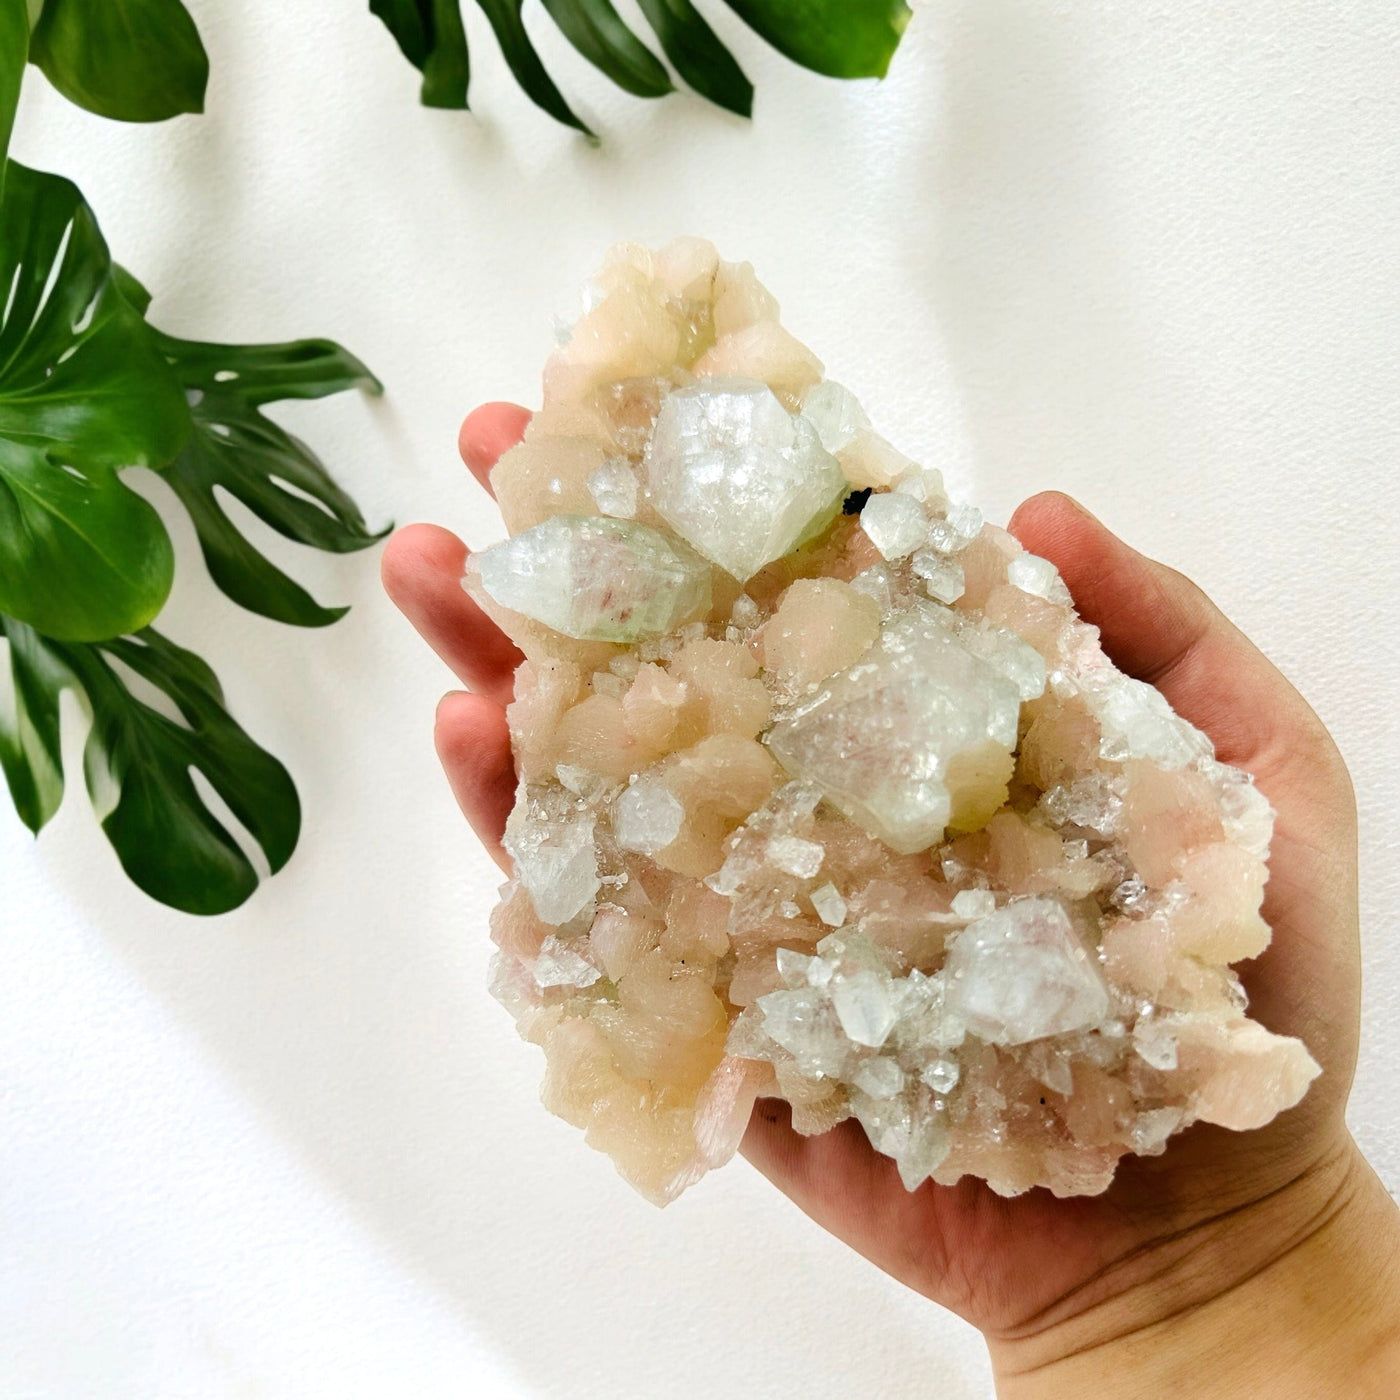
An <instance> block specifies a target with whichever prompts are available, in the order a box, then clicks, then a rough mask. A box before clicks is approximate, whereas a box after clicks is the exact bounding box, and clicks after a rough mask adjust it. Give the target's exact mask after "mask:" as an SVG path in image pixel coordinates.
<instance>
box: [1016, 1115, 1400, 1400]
mask: <svg viewBox="0 0 1400 1400" xmlns="http://www.w3.org/2000/svg"><path fill="white" fill-rule="evenodd" d="M1153 1255H1155V1256H1156V1257H1155V1258H1154V1257H1151V1256H1153ZM1139 1265H1140V1267H1139V1270H1138V1273H1139V1275H1140V1279H1139V1281H1136V1282H1134V1283H1133V1284H1132V1286H1131V1287H1129V1288H1128V1289H1126V1290H1125V1291H1123V1292H1121V1293H1118V1294H1116V1295H1114V1296H1112V1297H1110V1298H1107V1299H1105V1300H1104V1301H1102V1302H1099V1303H1096V1304H1095V1305H1094V1306H1093V1307H1091V1308H1089V1309H1087V1310H1085V1311H1083V1312H1080V1313H1077V1314H1075V1315H1073V1316H1070V1317H1066V1318H1063V1319H1061V1320H1058V1321H1055V1322H1053V1323H1052V1324H1050V1325H1048V1326H1046V1327H1044V1328H1042V1329H1040V1330H1038V1331H1035V1332H1032V1333H1026V1334H1019V1335H1016V1336H1014V1337H988V1346H989V1349H990V1351H991V1356H992V1364H993V1368H994V1370H995V1372H996V1376H997V1394H998V1396H999V1397H1000V1400H1050V1398H1051V1397H1059V1396H1066V1395H1079V1394H1092V1395H1094V1396H1095V1400H1138V1397H1143V1400H1146V1397H1149V1396H1151V1397H1154V1400H1155V1397H1160V1396H1163V1395H1190V1396H1191V1397H1193V1400H1210V1397H1214V1396H1220V1397H1222V1400H1223V1397H1227V1396H1228V1397H1231V1400H1250V1397H1255V1396H1258V1397H1268V1400H1315V1397H1320V1396H1330V1395H1334V1394H1335V1395H1340V1394H1346V1395H1348V1396H1352V1397H1355V1398H1356V1400H1367V1398H1368V1397H1371V1396H1375V1397H1377V1400H1382V1397H1391V1396H1395V1395H1400V1211H1397V1209H1396V1206H1395V1203H1394V1202H1393V1201H1392V1200H1391V1199H1390V1197H1389V1195H1388V1194H1387V1192H1386V1190H1385V1188H1384V1187H1383V1186H1382V1184H1381V1182H1380V1181H1379V1179H1378V1178H1377V1177H1376V1175H1375V1173H1374V1172H1373V1171H1372V1170H1371V1168H1370V1166H1369V1165H1368V1164H1367V1163H1366V1161H1365V1159H1364V1158H1363V1157H1362V1156H1361V1154H1360V1152H1359V1150H1358V1149H1357V1148H1356V1147H1355V1144H1354V1143H1352V1142H1351V1139H1350V1138H1349V1137H1346V1138H1345V1139H1344V1141H1343V1142H1342V1143H1341V1144H1339V1146H1338V1148H1337V1150H1336V1151H1335V1152H1334V1153H1332V1154H1329V1156H1328V1157H1327V1158H1326V1159H1324V1160H1323V1161H1320V1162H1319V1163H1318V1165H1317V1166H1316V1167H1315V1168H1314V1169H1312V1170H1311V1171H1309V1172H1307V1173H1305V1174H1304V1175H1303V1176H1300V1177H1299V1178H1297V1179H1296V1180H1295V1181H1293V1182H1291V1183H1289V1185H1288V1186H1286V1187H1284V1188H1282V1189H1281V1190H1279V1191H1275V1192H1273V1193H1271V1194H1270V1195H1268V1196H1266V1197H1264V1198H1263V1199H1261V1200H1259V1201H1257V1202H1254V1203H1252V1204H1250V1205H1249V1206H1246V1207H1243V1208H1241V1209H1238V1210H1234V1211H1231V1212H1229V1213H1228V1214H1227V1215H1225V1216H1223V1217H1220V1218H1218V1219H1216V1220H1212V1221H1208V1222H1205V1223H1203V1224H1201V1225H1197V1226H1194V1227H1192V1229H1191V1230H1189V1231H1186V1232H1184V1233H1183V1234H1181V1235H1179V1236H1176V1237H1173V1238H1171V1239H1168V1240H1164V1241H1162V1242H1161V1243H1159V1244H1156V1245H1154V1246H1152V1250H1151V1252H1150V1255H1149V1256H1148V1257H1145V1258H1144V1259H1142V1260H1140V1261H1139Z"/></svg>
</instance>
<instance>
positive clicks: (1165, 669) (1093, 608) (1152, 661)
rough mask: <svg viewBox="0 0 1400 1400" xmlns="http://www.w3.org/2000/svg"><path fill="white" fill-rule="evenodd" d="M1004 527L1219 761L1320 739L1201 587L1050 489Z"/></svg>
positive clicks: (1303, 706) (1259, 757)
mask: <svg viewBox="0 0 1400 1400" xmlns="http://www.w3.org/2000/svg"><path fill="white" fill-rule="evenodd" d="M1010 529H1011V533H1012V534H1014V535H1015V536H1016V537H1017V538H1018V539H1019V540H1020V541H1021V543H1022V544H1023V545H1025V547H1026V548H1027V549H1029V550H1031V551H1032V552H1033V553H1035V554H1039V555H1041V556H1043V557H1044V558H1046V559H1049V560H1050V561H1051V563H1053V564H1054V565H1055V566H1056V567H1057V568H1058V569H1059V571H1060V574H1061V576H1062V577H1063V578H1064V581H1065V583H1066V585H1067V586H1068V588H1069V591H1070V593H1071V594H1072V595H1073V597H1074V601H1075V606H1076V607H1077V608H1078V610H1079V613H1080V616H1081V617H1083V618H1084V620H1085V621H1086V622H1091V623H1093V624H1094V625H1095V626H1096V627H1098V629H1099V632H1100V635H1101V637H1102V641H1103V647H1104V650H1105V651H1106V652H1107V653H1108V655H1109V656H1110V657H1111V658H1112V659H1113V661H1114V662H1115V663H1116V664H1117V665H1118V666H1119V667H1120V668H1121V669H1122V670H1123V671H1125V672H1127V673H1128V674H1129V675H1131V676H1136V677H1137V678H1138V679H1139V680H1144V681H1147V682H1149V683H1150V684H1152V685H1155V686H1156V687H1157V688H1158V689H1159V690H1160V691H1161V692H1162V694H1163V695H1165V696H1166V697H1167V699H1168V701H1169V702H1170V703H1171V705H1172V708H1173V709H1175V710H1176V711H1177V713H1178V714H1180V715H1182V716H1183V717H1184V718H1185V719H1188V720H1190V721H1191V723H1193V724H1194V725H1196V726H1197V727H1198V728H1199V729H1202V730H1204V731H1205V733H1206V734H1208V735H1209V736H1210V738H1211V739H1212V740H1213V742H1214V743H1215V747H1216V751H1217V753H1218V754H1219V756H1220V757H1221V759H1222V760H1224V761H1225V762H1227V763H1235V764H1239V765H1240V766H1242V767H1246V768H1250V767H1254V766H1256V765H1262V766H1269V765H1270V764H1271V763H1272V762H1274V761H1276V760H1278V759H1280V758H1282V757H1283V756H1284V753H1285V751H1286V750H1290V749H1296V747H1297V746H1298V744H1299V740H1300V737H1301V738H1304V739H1310V740H1312V741H1315V742H1318V743H1324V742H1325V730H1323V728H1322V724H1321V721H1320V720H1319V719H1318V718H1317V716H1316V715H1315V714H1314V713H1313V712H1312V709H1311V708H1310V707H1309V706H1308V704H1307V702H1306V701H1305V700H1304V699H1303V697H1302V696H1301V695H1299V693H1298V692H1297V691H1296V690H1295V689H1294V688H1293V686H1292V685H1290V684H1289V682H1288V681H1287V680H1286V679H1285V678H1284V677H1283V675H1282V674H1281V673H1280V672H1279V671H1278V670H1277V669H1276V668H1275V667H1274V665H1273V664H1272V663H1271V662H1270V661H1269V660H1268V658H1267V657H1265V656H1264V654H1263V653H1262V652H1261V651H1260V650H1259V649H1258V648H1257V647H1256V646H1255V645H1254V644H1253V643H1252V642H1251V641H1250V640H1249V639H1248V638H1247V637H1246V636H1245V635H1244V633H1242V632H1241V631H1240V630H1239V628H1237V627H1236V626H1235V625H1234V624H1233V623H1232V622H1231V621H1230V620H1229V619H1228V618H1227V617H1226V616H1225V615H1224V614H1223V613H1222V612H1221V611H1220V610H1219V609H1218V608H1217V607H1216V606H1215V604H1214V603H1212V602H1211V601H1210V599H1209V598H1208V597H1206V595H1205V593H1203V592H1202V591H1201V589H1199V588H1198V587H1197V586H1196V585H1195V584H1194V583H1192V582H1191V580H1190V579H1188V578H1186V577H1185V576H1184V575H1182V574H1179V573H1177V572H1176V570H1175V569H1170V568H1168V567H1167V566H1166V565H1164V564H1159V563H1157V562H1156V561H1155V560H1152V559H1149V558H1147V557H1146V556H1145V555H1143V554H1139V553H1138V552H1137V550H1135V549H1132V548H1131V547H1129V546H1128V545H1126V544H1124V543H1123V541H1122V540H1120V539H1119V538H1118V537H1117V536H1116V535H1114V534H1113V533H1112V532H1111V531H1109V530H1108V529H1107V528H1106V527H1105V526H1104V525H1102V524H1101V523H1100V522H1099V521H1098V520H1097V519H1095V517H1094V516H1092V515H1091V514H1090V513H1089V512H1088V511H1087V510H1085V509H1084V507H1083V506H1081V505H1079V503H1078V502H1076V501H1074V500H1071V499H1070V497H1068V496H1064V495H1061V494H1060V493H1059V492H1055V491H1047V492H1045V493H1043V494H1041V495H1039V496H1033V497H1031V499H1030V500H1028V501H1026V502H1025V503H1024V504H1023V505H1022V506H1021V507H1020V508H1019V509H1018V510H1017V511H1016V513H1015V515H1014V516H1013V517H1012V519H1011V525H1010ZM1326 746H1327V747H1328V749H1329V750H1330V743H1327V745H1326Z"/></svg>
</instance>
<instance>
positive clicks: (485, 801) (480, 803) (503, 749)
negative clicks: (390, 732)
mask: <svg viewBox="0 0 1400 1400" xmlns="http://www.w3.org/2000/svg"><path fill="white" fill-rule="evenodd" d="M433 741H434V743H435V744H436V746H437V753H438V758H439V759H440V760H441V762H442V767H443V771H444V772H445V773H446V774H447V781H448V783H449V784H450V785H451V788H452V795H453V796H454V797H455V798H456V799H457V805H458V806H459V807H460V808H461V809H462V815H463V816H465V817H466V819H467V820H468V821H469V822H470V823H471V826H472V830H473V831H475V832H476V834H477V836H479V837H480V838H481V844H482V845H483V846H485V847H486V851H487V854H489V855H490V856H491V858H492V859H493V860H494V861H495V862H496V864H497V865H499V866H500V867H501V869H502V870H507V871H508V870H509V869H510V859H509V857H508V856H507V855H506V853H505V851H504V850H502V848H501V837H502V836H503V835H504V833H505V829H506V818H507V817H508V816H509V815H510V809H511V805H512V803H514V801H515V767H514V764H513V763H512V761H511V754H510V731H509V729H508V728H507V727H506V712H505V710H503V709H502V708H501V706H500V705H498V704H497V703H496V702H495V701H494V700H488V699H487V698H486V696H484V695H471V694H469V693H467V692H466V691H460V690H457V691H452V692H451V693H450V694H447V695H444V696H443V698H442V700H441V701H440V702H439V703H438V708H437V720H436V723H435V725H434V728H433Z"/></svg>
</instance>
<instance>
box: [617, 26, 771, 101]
mask: <svg viewBox="0 0 1400 1400" xmlns="http://www.w3.org/2000/svg"><path fill="white" fill-rule="evenodd" d="M638 4H639V5H640V7H641V11H642V13H643V14H644V15H645V16H646V19H647V23H648V24H650V25H651V27H652V28H653V29H654V30H655V31H656V37H657V38H658V39H659V40H660V41H661V48H662V50H663V52H664V53H665V54H666V57H667V58H669V59H670V60H671V63H672V64H673V65H674V67H675V70H676V72H677V73H679V74H680V75H681V77H682V78H684V79H685V80H686V82H687V83H688V84H689V85H690V86H691V87H692V88H694V89H695V91H696V92H698V93H699V94H700V95H701V97H707V98H709V100H710V101H711V102H714V103H717V104H718V105H719V106H721V107H724V108H725V109H726V110H728V111H730V112H737V113H738V114H739V116H741V117H747V116H750V115H751V114H752V112H753V84H752V83H751V82H749V80H748V79H747V78H746V77H745V76H744V70H743V69H742V68H740V67H739V65H738V63H736V62H735V60H734V55H733V54H731V53H730V52H729V50H728V49H727V48H725V46H724V45H723V44H722V43H721V42H720V39H719V36H718V35H717V34H716V33H715V31H714V30H713V29H711V28H710V26H709V25H708V24H706V22H705V20H704V18H703V17H702V16H701V14H700V12H699V11H698V10H697V9H696V8H695V6H694V5H692V4H691V3H690V0H638Z"/></svg>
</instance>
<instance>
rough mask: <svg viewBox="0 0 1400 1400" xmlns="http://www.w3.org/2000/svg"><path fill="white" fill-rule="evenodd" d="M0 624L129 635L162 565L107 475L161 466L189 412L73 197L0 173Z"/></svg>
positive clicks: (165, 583) (155, 538)
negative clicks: (4, 619)
mask: <svg viewBox="0 0 1400 1400" xmlns="http://www.w3.org/2000/svg"><path fill="white" fill-rule="evenodd" d="M0 286H3V287H5V288H7V289H8V297H9V300H8V303H7V304H6V307H5V310H4V313H3V319H0V612H6V613H9V614H10V615H11V616H13V617H17V618H20V619H21V620H22V621H24V622H28V623H29V624H30V625H32V626H33V627H35V628H36V629H37V630H39V631H41V632H43V633H45V634H46V635H48V636H51V637H59V638H63V639H65V640H69V641H93V640H97V639H100V638H102V637H112V636H116V635H118V634H120V633H122V632H130V631H135V630H136V629H137V628H139V627H143V626H145V625H146V624H147V623H148V622H150V621H151V619H152V618H153V617H155V615H156V613H157V612H158V611H159V610H160V607H161V604H162V603H164V602H165V598H166V595H167V594H168V593H169V592H170V583H171V578H172V576H173V573H174V563H175V561H174V555H173V552H172V550H171V547H170V539H169V536H168V535H167V534H166V532H165V527H164V525H162V524H161V520H160V516H159V515H158V514H157V513H156V511H155V510H154V509H153V508H152V507H151V506H150V505H149V504H148V503H147V502H146V501H144V500H143V499H142V498H141V497H140V496H138V495H137V494H136V493H135V492H134V491H131V490H128V489H127V488H126V487H125V486H123V485H122V483H121V481H120V479H119V477H118V475H117V472H118V469H119V468H121V467H128V466H146V467H156V468H159V467H163V466H164V465H165V464H166V463H167V462H169V461H170V460H171V458H173V457H174V456H175V454H176V453H177V452H178V451H179V450H180V448H181V446H183V444H184V442H185V439H186V438H187V437H188V436H189V432H190V414H189V409H188V408H187V407H186V405H185V400H184V395H183V394H182V393H181V392H180V386H179V384H178V383H176V381H175V377H174V376H173V375H172V374H171V373H170V370H169V368H168V366H167V365H166V363H165V361H164V359H163V358H162V357H161V355H160V353H159V351H158V349H157V347H156V344H155V339H154V335H153V333H152V331H151V330H150V328H149V327H148V326H147V325H146V323H145V322H144V321H143V320H142V319H141V317H140V316H139V315H138V314H137V313H136V312H135V311H134V310H133V309H132V308H131V306H130V305H129V304H128V303H127V301H126V300H125V298H124V297H123V295H122V292H121V289H120V287H119V286H118V285H117V283H116V281H115V279H114V276H113V272H112V264H111V259H110V257H109V255H108V252H107V245H106V244H105V243H104V242H103V240H102V234H101V232H100V231H99V230H98V227H97V222H96V220H95V219H94V218H93V215H92V211H91V210H90V209H89V208H88V206H87V205H86V204H85V203H84V201H83V198H82V196H81V195H80V194H79V193H78V190H77V188H76V187H75V186H74V185H73V184H71V183H70V182H69V181H67V180H64V179H62V178H60V177H59V176H57V175H47V174H43V173H41V172H38V171H34V170H30V169H28V168H27V167H25V166H23V165H20V164H19V163H18V162H16V161H11V162H10V163H9V174H8V178H7V180H6V186H5V196H4V201H3V204H0Z"/></svg>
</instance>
